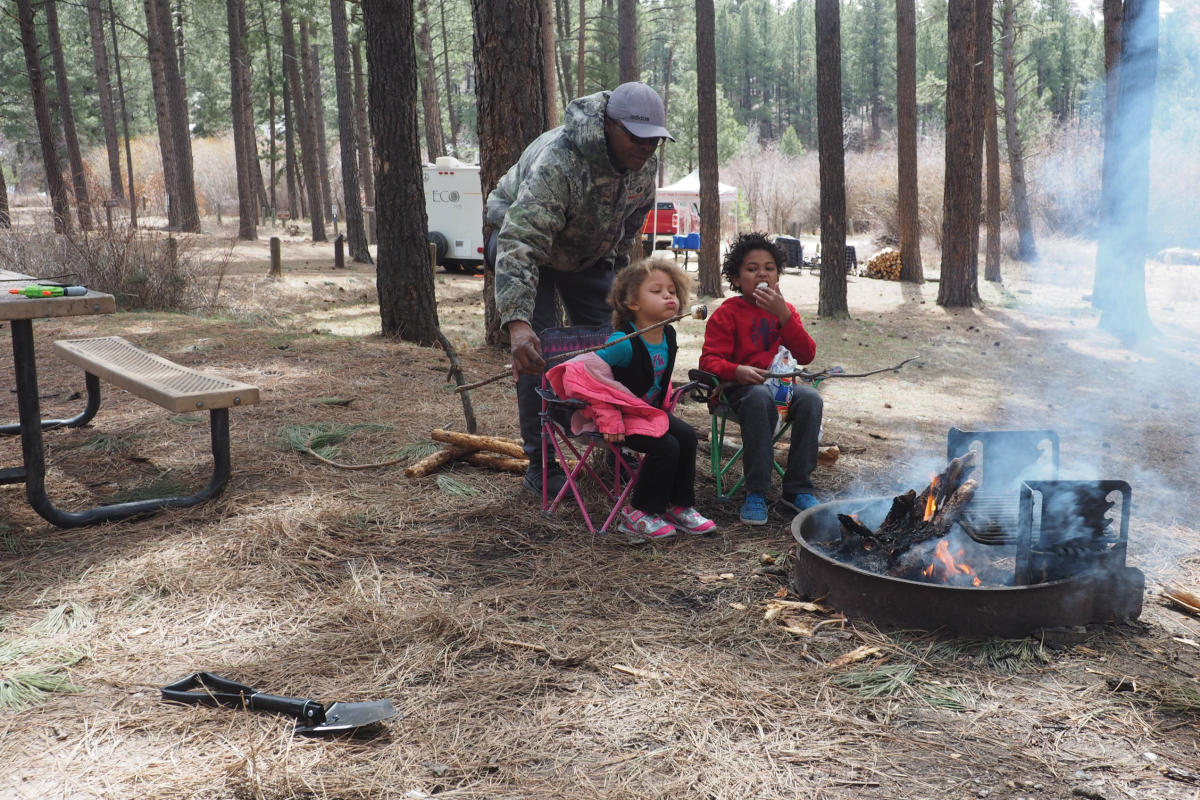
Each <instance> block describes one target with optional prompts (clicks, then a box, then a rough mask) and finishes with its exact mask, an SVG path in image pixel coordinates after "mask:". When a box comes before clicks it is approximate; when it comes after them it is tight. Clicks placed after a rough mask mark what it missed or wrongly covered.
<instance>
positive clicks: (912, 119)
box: [896, 0, 925, 283]
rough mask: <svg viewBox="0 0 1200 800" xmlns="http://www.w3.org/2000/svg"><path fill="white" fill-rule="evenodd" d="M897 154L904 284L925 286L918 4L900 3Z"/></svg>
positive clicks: (907, 0) (899, 0)
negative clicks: (919, 153) (919, 160)
mask: <svg viewBox="0 0 1200 800" xmlns="http://www.w3.org/2000/svg"><path fill="white" fill-rule="evenodd" d="M896 150H897V159H896V160H897V193H896V195H897V199H898V201H899V202H898V215H899V217H900V280H902V281H908V282H911V283H924V282H925V271H924V269H923V268H922V267H921V206H920V198H919V197H918V193H917V190H918V186H919V184H918V183H917V17H916V3H915V0H897V2H896Z"/></svg>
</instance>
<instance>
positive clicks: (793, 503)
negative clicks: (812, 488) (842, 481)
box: [779, 492, 821, 514]
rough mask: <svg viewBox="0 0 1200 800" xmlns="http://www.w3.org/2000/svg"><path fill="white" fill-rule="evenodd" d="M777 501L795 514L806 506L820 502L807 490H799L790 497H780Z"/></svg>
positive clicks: (809, 506) (810, 506)
mask: <svg viewBox="0 0 1200 800" xmlns="http://www.w3.org/2000/svg"><path fill="white" fill-rule="evenodd" d="M779 502H781V503H783V504H784V505H785V506H787V507H788V508H790V509H792V510H793V511H795V512H796V513H797V514H798V513H800V512H801V511H803V510H804V509H806V508H812V507H813V506H817V505H820V504H821V501H820V500H818V499H817V498H815V497H813V496H812V495H811V494H808V493H807V492H800V493H799V494H797V495H796V496H794V497H793V498H791V499H788V498H787V497H782V498H780V500H779Z"/></svg>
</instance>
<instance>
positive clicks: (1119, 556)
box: [792, 429, 1145, 636]
mask: <svg viewBox="0 0 1200 800" xmlns="http://www.w3.org/2000/svg"><path fill="white" fill-rule="evenodd" d="M948 438H949V446H948V448H947V451H948V455H949V456H950V458H951V464H952V465H954V464H955V463H956V462H955V461H954V459H958V458H961V457H963V456H966V458H965V460H964V463H966V464H968V465H970V464H971V463H972V462H974V464H975V467H976V468H977V471H978V473H979V474H980V475H981V477H980V478H979V480H978V481H972V483H973V484H975V485H974V486H973V487H972V488H975V489H976V491H975V493H974V495H973V496H970V498H969V499H968V500H966V501H965V502H964V503H963V505H962V507H961V508H958V509H956V510H955V513H956V516H955V519H954V521H953V523H951V524H948V525H947V526H944V527H946V530H944V531H942V532H941V533H940V534H939V533H938V532H932V533H930V532H925V533H922V535H924V536H925V537H926V538H924V539H922V538H920V537H919V536H918V537H915V538H916V541H915V543H914V544H908V543H905V545H904V546H903V547H902V548H897V549H898V550H900V551H901V552H900V555H898V556H897V555H896V554H895V553H892V554H890V555H891V556H892V557H891V558H885V557H884V556H883V555H881V554H880V553H879V552H874V553H872V552H870V549H871V546H872V544H873V543H875V542H876V540H873V539H871V537H870V532H871V531H874V530H875V529H877V528H880V527H881V525H882V524H883V523H884V521H885V519H890V518H891V517H894V516H895V508H896V505H897V503H900V502H901V501H903V500H907V501H908V502H910V503H911V502H912V498H911V497H908V498H906V496H901V497H898V498H886V497H878V498H865V499H857V500H841V501H836V502H832V503H824V504H822V505H818V506H815V507H813V508H810V509H808V510H807V511H804V512H803V513H801V514H799V515H797V516H796V518H795V519H794V520H793V521H792V534H793V535H794V536H795V538H796V542H797V548H796V560H795V565H794V567H793V573H792V584H793V589H794V590H795V591H797V592H798V593H800V594H801V595H806V596H808V597H811V598H817V597H823V598H825V600H826V602H828V603H829V604H831V605H833V606H834V607H836V608H838V609H839V610H841V611H842V612H844V613H845V614H847V615H848V616H861V617H865V618H867V619H870V620H871V621H873V622H875V623H877V624H880V625H882V626H885V627H902V628H919V629H926V630H937V629H941V630H946V631H949V632H952V633H956V634H963V635H986V636H1023V635H1026V634H1029V633H1031V632H1034V631H1036V630H1039V629H1043V628H1059V627H1069V626H1076V625H1087V624H1090V623H1097V622H1106V621H1111V620H1127V619H1136V618H1137V617H1138V616H1139V615H1140V614H1141V610H1142V594H1143V591H1144V588H1145V577H1144V576H1143V575H1142V573H1141V571H1139V570H1137V569H1135V568H1132V567H1127V566H1126V565H1125V557H1126V550H1127V545H1128V537H1129V513H1130V505H1131V502H1130V496H1131V490H1130V487H1129V484H1127V483H1125V482H1124V481H1114V480H1096V481H1065V480H1057V479H1056V478H1057V472H1058V445H1057V437H1056V436H1055V435H1054V434H1053V432H1046V431H983V432H974V433H972V432H964V431H959V430H957V429H952V430H951V432H950V436H949V437H948ZM1034 474H1042V475H1049V476H1050V477H1049V479H1034V478H1032V477H1030V476H1031V475H1034ZM936 485H937V484H936V483H935V482H934V483H931V487H930V489H926V490H925V492H922V495H921V496H920V497H919V498H918V500H919V501H920V502H926V501H927V502H928V503H929V506H930V508H931V509H932V506H933V505H934V504H933V502H932V498H933V497H935V496H936V495H937V492H936V491H930V490H931V489H934V488H935V487H936ZM911 494H912V493H910V495H911ZM922 498H925V499H924V500H922ZM952 500H953V498H943V499H942V501H943V502H944V503H945V504H947V505H949V504H950V503H951V502H952ZM931 513H932V510H930V511H928V512H926V519H929V516H930V514H931ZM857 532H865V533H864V536H865V538H863V539H862V541H859V539H858V538H856V537H857V536H858V533H857ZM885 565H886V567H885Z"/></svg>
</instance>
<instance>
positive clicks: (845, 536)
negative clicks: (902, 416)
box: [834, 450, 978, 574]
mask: <svg viewBox="0 0 1200 800" xmlns="http://www.w3.org/2000/svg"><path fill="white" fill-rule="evenodd" d="M975 458H976V456H975V451H973V450H971V451H968V452H966V453H964V454H963V455H961V456H959V457H958V458H956V459H954V460H953V461H951V462H950V463H949V464H948V465H947V466H946V469H945V470H943V471H942V472H941V473H940V474H938V475H935V476H933V478H932V479H931V480H930V482H929V485H928V486H926V487H925V488H924V489H923V490H921V492H920V494H918V493H917V492H915V491H913V490H911V489H910V490H909V491H907V492H905V493H904V494H901V495H897V496H896V497H895V498H893V499H892V506H891V508H890V509H888V513H887V515H886V516H885V517H884V518H883V522H882V523H880V525H879V528H878V529H876V530H871V528H869V527H867V526H866V525H864V524H862V522H860V521H859V520H858V519H856V518H855V517H853V516H851V515H848V514H838V521H839V522H840V523H841V524H842V540H841V542H838V543H836V544H835V545H834V548H835V553H834V555H835V557H836V558H838V559H839V560H842V561H848V562H851V563H856V564H859V565H861V566H862V567H863V568H864V569H868V570H870V571H872V572H877V573H880V574H897V571H898V570H899V571H900V572H908V571H909V565H907V564H905V563H904V555H905V553H907V552H908V551H909V550H911V549H912V548H913V547H914V546H915V545H918V544H920V543H921V542H925V541H928V540H930V539H936V538H941V537H943V536H945V535H946V534H947V533H949V531H950V528H951V527H952V526H953V525H954V523H955V522H957V521H958V518H959V517H961V516H962V513H963V510H964V509H965V508H966V506H967V504H968V503H970V502H971V498H972V497H973V496H974V494H975V490H976V489H977V488H978V483H977V482H976V481H974V480H972V479H970V478H968V477H967V476H968V475H969V474H970V472H971V471H972V470H974V469H975ZM922 566H923V565H922Z"/></svg>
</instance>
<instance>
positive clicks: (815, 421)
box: [714, 383, 825, 500]
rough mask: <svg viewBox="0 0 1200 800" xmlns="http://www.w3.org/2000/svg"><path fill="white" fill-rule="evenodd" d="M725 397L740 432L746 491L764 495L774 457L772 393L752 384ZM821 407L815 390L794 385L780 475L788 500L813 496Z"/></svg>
mask: <svg viewBox="0 0 1200 800" xmlns="http://www.w3.org/2000/svg"><path fill="white" fill-rule="evenodd" d="M725 396H726V397H727V398H728V399H729V402H730V405H732V406H733V410H734V413H735V414H737V418H738V423H739V425H740V427H741V429H742V445H743V447H744V449H743V450H742V470H743V472H744V473H745V475H746V491H747V492H759V493H760V494H764V495H765V494H767V493H768V492H769V491H770V489H771V471H772V468H771V464H772V462H773V461H774V456H775V453H774V448H773V447H772V439H773V438H774V436H775V426H776V424H777V423H778V421H779V412H778V410H777V409H776V407H775V397H774V394H773V393H772V391H771V389H770V388H768V387H767V386H764V385H762V384H752V385H745V386H735V387H733V388H732V389H727V390H726V391H725ZM824 405H825V404H824V401H822V400H821V395H820V393H819V392H818V391H817V390H816V389H814V388H813V387H812V386H810V385H808V384H806V383H797V384H796V388H795V392H794V394H793V395H792V401H791V403H790V404H789V405H788V419H790V420H791V421H792V438H791V447H790V449H789V450H788V459H787V466H786V467H785V469H784V475H783V496H784V497H786V498H787V499H789V500H791V499H793V498H795V496H796V495H797V494H801V493H805V494H811V493H812V490H813V485H812V477H811V476H812V471H813V470H814V469H816V468H817V444H818V439H819V437H820V435H821V413H822V411H823V409H824ZM714 445H715V443H714Z"/></svg>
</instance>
